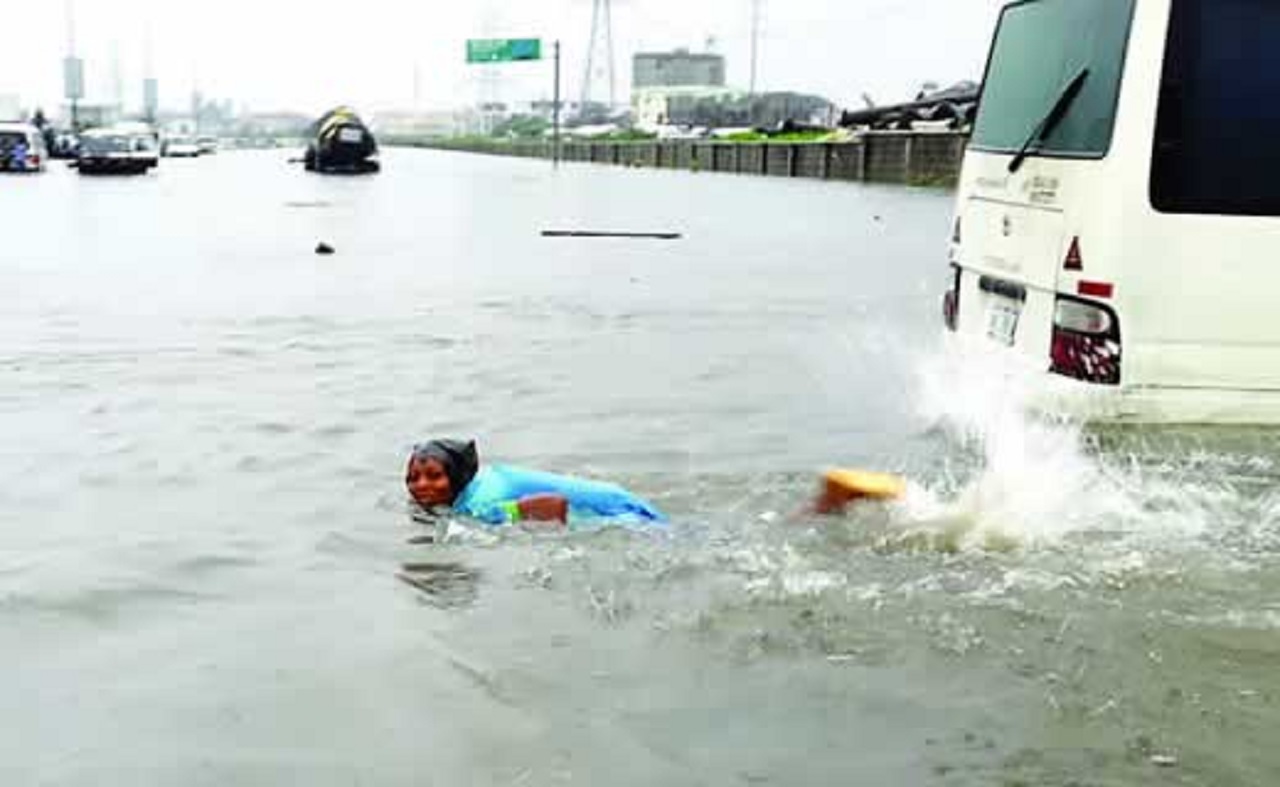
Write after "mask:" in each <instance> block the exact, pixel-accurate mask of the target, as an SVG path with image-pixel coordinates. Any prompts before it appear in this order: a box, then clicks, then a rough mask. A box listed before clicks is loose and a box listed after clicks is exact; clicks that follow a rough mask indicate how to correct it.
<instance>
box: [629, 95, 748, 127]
mask: <svg viewBox="0 0 1280 787" xmlns="http://www.w3.org/2000/svg"><path fill="white" fill-rule="evenodd" d="M745 98H746V94H745V93H742V92H741V91H736V90H730V89H728V88H725V87H692V86H684V87H652V88H644V89H639V90H633V91H632V92H631V112H632V117H633V120H634V122H635V125H636V127H637V128H640V129H645V130H656V129H659V128H662V127H663V126H719V125H722V123H721V121H722V120H723V119H724V116H725V114H726V110H727V109H728V108H730V107H733V106H735V105H738V104H740V103H741V102H742V101H743V99H745ZM725 125H727V123H726V124H725Z"/></svg>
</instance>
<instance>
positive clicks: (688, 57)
mask: <svg viewBox="0 0 1280 787" xmlns="http://www.w3.org/2000/svg"><path fill="white" fill-rule="evenodd" d="M724 73H725V68H724V56H723V55H716V54H711V53H698V52H690V51H689V50H687V49H677V50H675V51H674V52H639V53H637V54H636V55H635V57H634V58H633V59H632V64H631V87H632V89H633V90H644V89H646V88H654V87H724Z"/></svg>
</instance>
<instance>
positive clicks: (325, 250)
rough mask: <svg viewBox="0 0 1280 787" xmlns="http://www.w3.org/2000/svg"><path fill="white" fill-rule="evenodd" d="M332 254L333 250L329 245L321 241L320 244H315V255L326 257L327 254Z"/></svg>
mask: <svg viewBox="0 0 1280 787" xmlns="http://www.w3.org/2000/svg"><path fill="white" fill-rule="evenodd" d="M333 252H334V248H333V247H332V246H330V245H329V244H327V243H325V242H324V241H321V242H320V243H317V244H316V254H326V255H327V254H333Z"/></svg>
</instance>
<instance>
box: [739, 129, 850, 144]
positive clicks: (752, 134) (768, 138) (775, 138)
mask: <svg viewBox="0 0 1280 787" xmlns="http://www.w3.org/2000/svg"><path fill="white" fill-rule="evenodd" d="M834 137H835V134H834V133H833V132H831V131H788V132H786V133H783V134H766V133H764V132H761V131H740V132H738V133H736V134H730V135H729V136H727V137H724V138H722V139H721V140H720V141H721V142H764V143H769V142H779V143H792V142H831V141H832V140H833V139H834Z"/></svg>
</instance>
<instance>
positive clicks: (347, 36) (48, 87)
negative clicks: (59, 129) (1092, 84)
mask: <svg viewBox="0 0 1280 787" xmlns="http://www.w3.org/2000/svg"><path fill="white" fill-rule="evenodd" d="M760 1H761V3H762V6H763V26H762V36H761V51H760V71H759V79H758V85H759V88H760V89H767V90H799V91H805V92H813V93H818V94H821V95H824V96H827V97H828V98H831V99H832V100H834V101H836V103H838V104H840V105H842V106H851V105H860V104H861V101H860V96H861V95H862V94H863V93H868V94H870V95H871V96H873V97H874V98H875V99H876V101H877V102H880V103H892V102H895V101H900V100H905V99H907V98H909V97H910V96H911V95H913V94H914V93H915V91H916V90H917V89H918V88H919V86H920V84H921V83H922V82H924V81H926V80H934V81H937V82H940V83H943V84H950V83H952V82H956V81H959V80H961V79H977V78H978V77H979V76H980V75H981V73H980V72H981V69H982V62H983V59H984V58H985V56H986V50H987V45H988V39H989V37H990V34H991V31H992V28H993V27H994V24H995V21H996V16H997V13H998V10H999V7H1000V6H1001V5H1002V4H1003V0H760ZM751 4H752V3H751V0H613V37H614V51H615V57H616V64H617V87H618V91H617V92H618V96H617V97H618V100H619V101H624V100H626V98H627V95H628V84H629V80H630V55H631V54H632V53H633V52H635V51H637V50H640V49H645V50H652V49H671V48H674V47H678V46H683V47H688V48H691V49H695V50H700V49H704V48H705V47H706V46H707V43H708V39H711V42H710V43H711V47H712V49H713V50H714V51H717V52H719V53H721V54H724V55H725V56H726V57H727V59H728V78H729V82H730V84H731V85H734V86H740V87H744V88H745V87H746V86H747V83H748V81H749V77H750V41H751ZM67 5H68V3H67V0H46V2H44V3H36V4H32V5H28V6H27V10H26V11H24V12H23V14H22V19H23V22H24V29H23V31H22V34H21V35H14V32H15V31H14V30H13V29H10V30H9V33H8V34H6V36H5V43H4V45H3V47H0V96H4V95H9V96H13V95H17V96H18V97H20V99H21V101H22V104H23V105H24V106H27V107H31V106H36V105H43V106H46V107H52V106H55V105H56V104H57V103H58V101H59V99H60V96H61V92H62V84H61V79H62V77H61V58H62V57H63V56H64V55H65V53H66V51H67V47H68V26H67V14H66V10H65V9H66V7H67ZM70 5H71V6H73V7H74V14H73V15H74V18H75V43H76V48H77V50H78V53H79V54H80V55H81V57H83V58H84V59H85V70H86V86H87V91H88V94H89V95H88V96H87V98H88V99H90V100H109V99H111V98H112V97H113V96H114V92H115V91H114V85H115V84H116V74H117V73H118V74H119V83H120V84H121V85H122V86H123V95H124V99H125V102H126V104H127V105H128V106H130V107H137V106H138V105H140V103H141V93H142V89H141V80H142V78H143V76H144V74H145V71H146V70H147V68H148V60H149V61H150V70H151V71H153V72H154V75H155V76H156V77H157V78H158V79H159V80H160V97H161V98H160V101H161V105H162V106H163V107H165V108H181V107H187V106H190V94H191V91H192V89H193V86H196V85H198V87H199V89H200V90H201V92H203V93H204V94H205V95H206V96H207V97H210V98H217V99H231V100H232V101H234V102H235V104H236V105H237V106H247V107H249V108H252V109H254V110H280V109H294V110H301V111H303V112H309V113H314V112H319V111H321V110H322V109H323V108H326V107H328V106H331V105H333V104H336V103H353V104H355V105H356V106H357V108H360V109H362V110H368V111H376V110H378V109H383V108H391V107H411V106H413V105H414V99H415V91H414V84H415V80H414V74H415V71H416V72H417V74H418V75H419V76H418V81H417V84H418V91H417V99H418V105H419V106H420V107H422V108H449V107H457V106H462V105H466V104H470V103H473V102H475V101H476V100H477V99H478V98H479V97H481V95H482V93H483V91H484V90H485V89H486V88H485V87H484V81H483V80H481V79H480V78H478V77H479V73H480V71H479V70H478V69H476V68H474V67H472V68H469V67H468V66H466V65H465V63H464V62H463V59H464V58H463V53H464V46H465V44H464V42H465V41H466V39H467V38H472V37H508V36H510V37H526V36H527V37H541V38H543V39H544V40H545V41H547V42H548V44H547V47H546V48H547V51H548V54H549V52H550V44H549V42H550V41H553V40H555V39H557V38H558V39H560V40H561V41H562V42H563V46H564V81H565V88H564V89H565V92H566V95H567V96H568V97H569V98H574V99H576V98H577V97H578V96H579V94H580V91H581V87H582V82H583V70H584V67H585V54H586V52H585V50H586V47H587V42H588V37H589V36H588V34H589V31H590V27H591V8H592V2H591V0H450V1H449V2H444V1H443V0H416V1H415V2H409V1H408V0H313V1H311V2H304V1H303V0H216V2H201V3H181V2H172V0H72V2H71V3H70ZM343 7H348V8H350V9H351V11H350V12H349V13H344V12H341V11H340V10H339V9H341V8H343ZM148 41H149V42H150V43H149V44H148ZM598 58H599V59H601V60H603V59H604V56H603V51H601V53H600V55H599V56H598ZM117 62H118V64H119V65H118V66H116V65H114V64H115V63H117ZM497 73H498V74H499V77H498V78H499V79H500V83H499V84H498V86H497V87H496V88H493V87H490V88H489V89H490V90H496V92H497V98H499V99H501V100H507V101H519V100H525V99H534V98H543V97H549V96H550V94H551V83H552V79H551V75H552V72H551V66H550V62H547V63H544V64H527V63H525V64H514V65H509V66H503V67H501V68H500V69H497ZM596 84H597V85H598V86H599V87H598V89H597V90H596V91H595V95H596V97H597V98H604V97H605V94H606V92H607V90H606V89H605V85H606V80H604V79H603V72H602V71H601V72H600V74H599V79H598V81H597V82H596Z"/></svg>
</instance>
